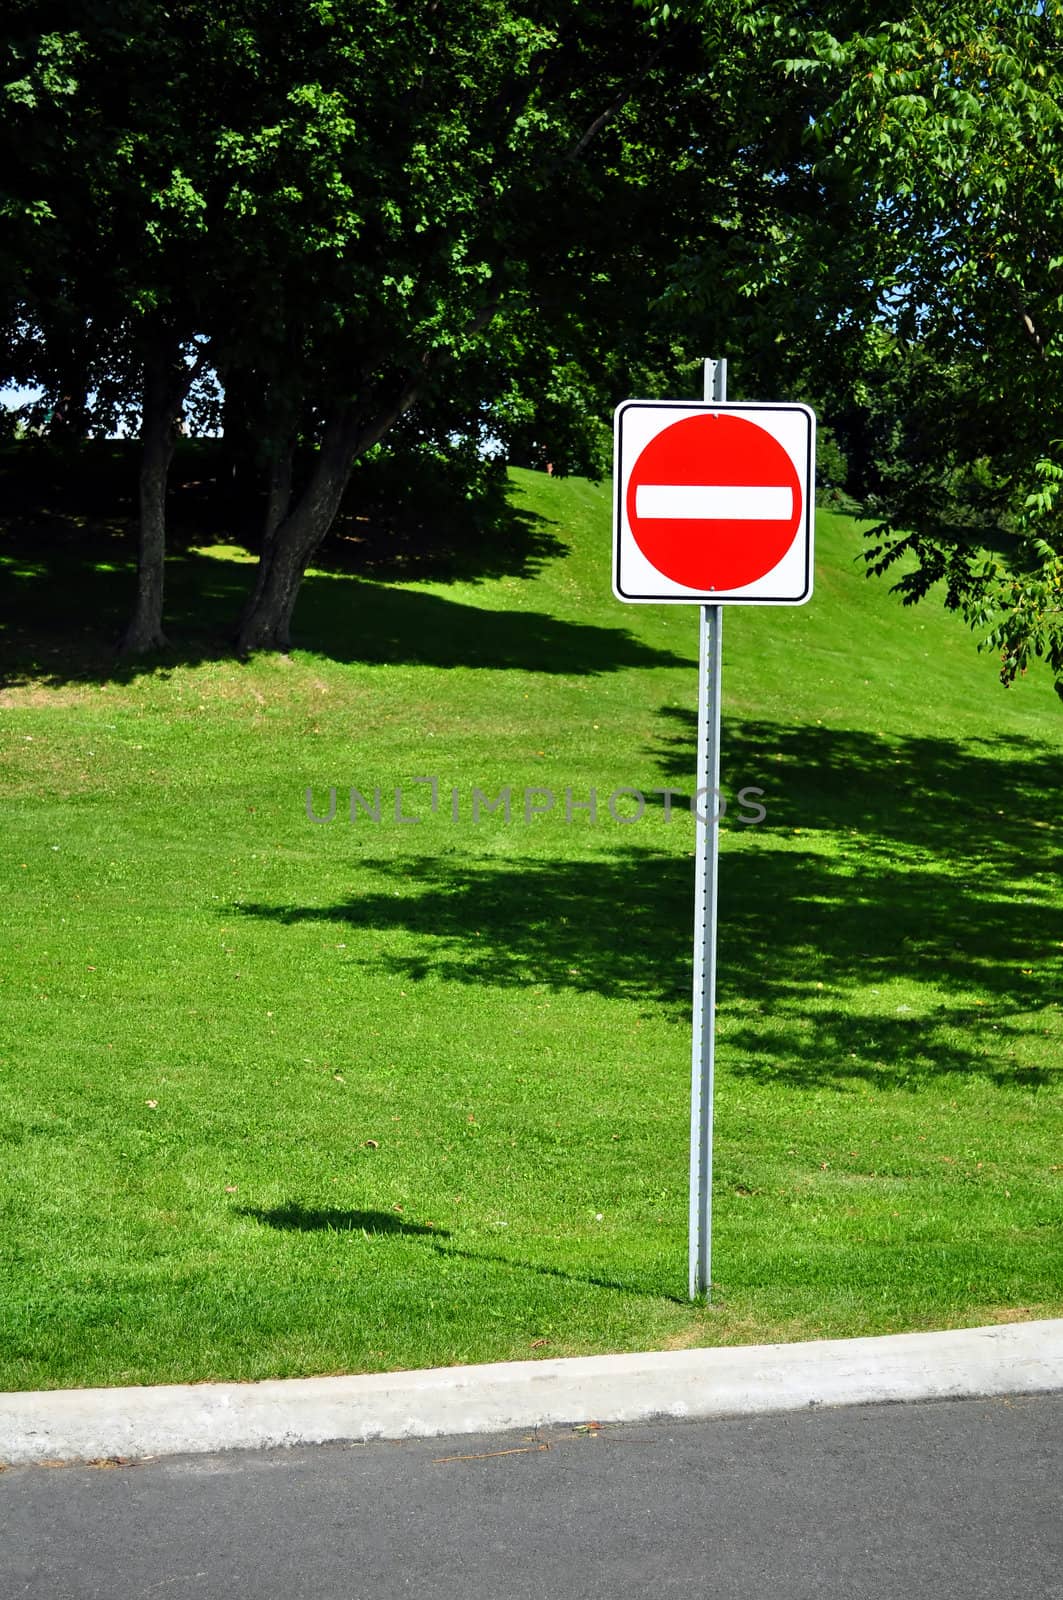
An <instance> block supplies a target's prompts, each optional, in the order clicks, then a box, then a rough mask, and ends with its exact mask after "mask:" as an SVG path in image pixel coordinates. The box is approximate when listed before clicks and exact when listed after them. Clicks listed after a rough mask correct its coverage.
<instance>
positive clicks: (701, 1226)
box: [690, 360, 727, 1300]
mask: <svg viewBox="0 0 1063 1600" xmlns="http://www.w3.org/2000/svg"><path fill="white" fill-rule="evenodd" d="M705 399H706V400H719V401H725V400H726V399H727V362H726V361H725V360H715V361H706V363H705ZM722 651H723V607H722V606H702V607H701V621H700V650H699V653H698V755H697V788H698V791H699V798H698V802H697V807H696V809H697V811H698V813H700V815H699V816H695V819H694V831H695V840H696V842H695V858H694V1037H693V1050H692V1054H691V1074H690V1298H691V1299H692V1300H693V1299H694V1298H695V1296H697V1295H700V1294H704V1295H706V1296H708V1295H709V1294H710V1291H711V1286H712V1095H713V1077H714V1067H715V1022H716V869H717V860H718V845H719V816H718V811H719V789H720V673H721V667H722ZM702 819H705V820H702Z"/></svg>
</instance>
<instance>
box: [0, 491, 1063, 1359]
mask: <svg viewBox="0 0 1063 1600" xmlns="http://www.w3.org/2000/svg"><path fill="white" fill-rule="evenodd" d="M512 477H513V485H514V489H513V512H512V515H511V517H510V518H509V519H508V520H507V521H504V522H503V523H501V524H500V525H499V527H498V529H497V531H496V533H495V535H494V537H493V538H492V540H490V541H488V544H487V545H486V546H485V548H484V550H483V551H482V554H481V555H480V556H479V557H477V558H476V559H471V560H466V561H464V563H461V562H457V563H454V564H452V566H451V568H450V569H449V570H448V569H447V566H446V563H445V562H441V563H439V564H437V568H433V567H432V566H428V567H427V568H426V567H424V566H423V565H421V566H418V563H417V561H416V560H415V559H413V558H412V557H411V558H410V570H411V571H412V572H413V574H414V576H413V578H412V580H409V581H407V580H405V579H404V578H403V576H402V571H403V569H402V564H401V562H395V563H393V564H392V565H391V567H389V568H385V569H375V568H374V569H372V570H373V571H374V572H375V574H376V575H375V576H374V577H372V578H370V577H367V576H365V575H364V574H363V575H361V576H358V575H352V574H351V572H350V571H342V570H338V569H335V568H333V569H331V570H327V571H321V572H318V573H316V574H314V575H312V576H310V577H309V578H308V579H307V582H306V586H305V591H304V594H303V596H302V598H301V601H300V605H299V609H298V612H297V617H296V631H297V634H298V636H299V639H300V642H301V648H298V649H295V650H294V651H293V652H292V654H291V656H290V657H287V658H280V657H263V658H258V659H256V660H254V661H253V662H252V663H250V664H240V663H238V662H236V661H233V660H231V659H227V658H226V657H225V656H224V654H223V653H222V652H221V651H220V650H219V648H218V647H217V645H216V644H215V643H213V642H212V637H213V633H212V630H216V628H217V626H218V624H219V622H220V621H221V620H223V619H225V618H227V617H229V616H230V615H231V613H232V610H233V607H234V605H235V603H236V596H237V595H238V594H239V592H240V589H241V587H242V586H243V584H244V583H245V582H246V579H247V575H248V570H249V569H248V566H247V561H248V558H247V557H246V555H245V554H243V552H241V551H240V550H239V549H237V548H235V547H229V546H221V545H214V546H207V545H202V546H200V547H199V548H198V549H196V548H193V549H191V550H187V551H184V552H182V553H181V554H179V555H176V556H175V558H174V560H173V561H172V563H171V569H172V570H171V575H170V580H169V581H170V593H171V600H172V623H173V632H174V638H175V649H174V652H173V654H172V657H171V658H168V659H167V661H166V662H165V663H164V664H163V665H162V666H161V667H156V668H155V669H147V668H145V669H135V670H123V671H121V672H119V673H115V672H114V671H113V670H112V668H111V667H110V666H109V665H108V658H107V656H106V654H105V652H104V651H103V649H102V646H101V640H103V639H104V638H105V636H106V634H107V632H108V630H109V629H110V628H111V627H112V625H113V623H114V622H115V621H116V620H117V619H118V618H120V616H121V613H122V610H123V608H124V607H125V605H126V603H127V601H128V596H129V593H130V582H131V579H130V567H129V556H130V551H129V546H128V542H124V541H123V540H121V539H119V538H117V537H112V538H110V539H107V538H105V532H106V530H103V531H102V532H101V531H99V530H98V537H97V538H96V540H95V542H92V543H88V544H86V543H85V542H84V541H82V542H80V543H79V542H78V541H76V540H71V541H69V542H68V544H67V546H66V548H65V554H60V555H54V554H53V555H52V556H51V557H49V558H47V560H46V557H45V555H44V553H43V550H37V549H35V547H34V544H33V540H32V539H31V538H29V537H28V536H27V535H25V532H24V531H23V532H21V533H20V531H19V530H18V529H17V528H16V529H14V530H9V532H8V535H7V539H6V541H5V543H4V544H0V550H2V549H4V548H5V547H6V548H7V549H8V552H9V554H8V559H7V576H8V581H9V584H10V585H11V586H12V587H13V591H14V598H15V605H14V608H13V611H12V613H11V616H12V620H11V624H10V626H9V627H8V628H7V629H6V630H5V634H4V635H0V650H4V651H5V653H6V659H7V663H8V669H7V676H6V678H5V681H4V687H3V688H2V689H0V708H2V709H0V740H2V753H3V794H4V827H3V838H2V846H0V850H2V856H3V870H4V877H5V882H6V885H7V897H6V914H5V918H4V922H5V932H6V938H5V941H4V957H3V971H2V988H0V1016H2V1021H0V1030H2V1031H0V1140H2V1149H3V1162H2V1167H0V1196H2V1217H0V1252H2V1259H3V1265H2V1274H0V1275H2V1285H3V1286H2V1292H0V1387H5V1388H11V1389H14V1388H38V1387H43V1388H46V1387H53V1386H70V1385H80V1384H122V1383H150V1382H160V1381H166V1382H174V1381H188V1380H197V1379H244V1378H246V1379H252V1378H265V1377H272V1376H291V1375H301V1374H311V1373H332V1372H360V1371H376V1370H386V1369H393V1368H403V1367H417V1366H425V1365H437V1364H446V1363H454V1362H470V1361H488V1360H500V1359H507V1358H527V1357H536V1356H543V1357H550V1356H558V1355H569V1354H579V1353H586V1352H594V1351H608V1350H629V1349H639V1348H676V1347H681V1346H686V1345H697V1344H717V1343H719V1344H726V1343H743V1342H750V1341H759V1340H787V1339H799V1338H810V1337H834V1336H843V1335H855V1334H863V1333H880V1332H889V1331H894V1330H902V1329H918V1328H933V1327H947V1326H960V1325H969V1324H979V1323H984V1322H991V1321H997V1320H1007V1319H1011V1318H1023V1317H1029V1316H1046V1315H1059V1314H1061V1313H1063V1116H1061V1108H1063V1096H1061V1087H1063V1027H1061V1017H1060V1002H1061V997H1063V917H1061V909H1063V894H1061V890H1060V883H1059V864H1060V856H1061V848H1063V825H1061V822H1060V794H1061V791H1063V784H1061V780H1063V754H1061V749H1063V741H1061V734H1063V706H1060V704H1059V702H1058V701H1057V700H1056V698H1055V697H1054V695H1053V694H1052V692H1051V688H1050V685H1049V684H1048V682H1047V676H1045V679H1044V681H1042V678H1040V677H1038V676H1036V675H1035V674H1034V673H1031V674H1030V676H1029V677H1028V678H1027V679H1026V680H1024V681H1021V682H1019V683H1018V684H1017V685H1016V686H1015V688H1014V689H1012V690H1010V691H1007V692H1005V691H1004V690H1003V689H1001V688H1000V687H999V685H998V684H997V682H996V675H995V669H994V663H993V661H992V660H990V659H986V658H983V657H979V656H978V655H977V654H976V652H975V649H974V643H973V641H972V638H971V636H970V635H969V634H968V633H967V632H966V630H965V629H964V628H963V626H962V625H961V624H960V623H959V622H958V621H957V620H956V619H955V618H953V617H949V616H947V615H946V614H944V612H943V611H942V610H941V609H940V607H938V608H936V609H935V608H934V607H931V606H930V605H927V606H925V607H922V608H917V609H915V610H905V609H902V608H901V607H900V606H899V605H898V603H897V601H896V600H895V599H894V598H893V597H891V596H890V595H889V594H888V592H887V588H886V585H885V583H883V582H869V581H867V580H866V579H865V578H864V577H863V576H862V575H861V571H860V568H859V565H858V564H857V563H856V562H855V560H854V558H855V556H856V554H857V552H858V550H859V534H858V532H857V530H856V527H855V525H854V524H853V523H852V522H851V521H849V520H847V519H844V518H840V517H833V516H831V515H829V514H826V513H821V514H820V515H819V518H818V537H819V550H818V560H817V589H816V593H815V596H814V598H813V600H812V602H811V604H809V605H808V606H807V607H804V608H801V609H797V610H774V609H762V610H749V611H744V612H733V611H732V612H729V613H728V614H727V616H726V619H725V628H724V655H725V663H726V666H725V681H724V752H723V767H724V791H725V794H726V796H727V798H728V800H729V809H728V814H727V816H726V818H725V820H724V823H723V827H722V844H721V849H722V862H721V899H720V929H721V933H720V940H721V971H720V979H719V1001H720V1011H719V1024H718V1041H719V1046H718V1076H717V1097H716V1165H715V1202H714V1203H715V1235H714V1257H713V1280H714V1287H713V1294H712V1300H711V1304H709V1305H707V1306H704V1305H700V1306H691V1305H690V1304H689V1303H688V1302H687V1300H686V1272H687V1264H686V1263H687V1256H686V1251H687V1240H686V1219H687V1189H686V1184H687V1159H688V1115H689V1113H688V1106H689V1073H690V1066H689V1057H690V1016H689V987H690V940H691V921H692V917H691V905H692V892H693V889H692V868H693V849H694V827H695V823H694V822H693V821H692V819H691V817H690V815H689V812H688V811H687V810H685V809H684V807H683V805H682V803H681V802H679V801H675V802H674V804H673V806H672V808H671V814H670V815H669V814H668V809H667V807H666V806H665V805H664V804H663V803H662V797H661V796H660V795H653V794H652V793H651V791H653V790H655V789H661V788H666V787H671V788H673V789H676V790H679V791H682V792H684V793H686V794H689V792H690V790H691V788H692V787H693V781H692V780H693V767H694V738H695V701H696V689H697V671H696V661H695V654H696V648H695V644H696V617H695V613H694V611H693V610H692V609H688V608H686V607H683V608H668V607H653V606H650V607H636V606H626V607H625V606H621V605H620V604H619V603H617V602H616V601H614V599H613V598H612V595H611V592H610V581H609V561H610V533H609V493H608V488H607V486H597V487H596V486H593V485H590V484H588V483H585V482H582V481H568V482H559V481H557V480H553V479H548V478H546V477H544V476H542V475H539V474H535V473H531V472H520V471H517V472H514V473H513V475H512ZM101 541H102V542H101ZM49 560H50V561H51V566H52V575H51V576H49V575H48V561H49ZM478 564H479V566H480V568H481V575H478V573H477V565H478ZM455 572H456V573H458V574H459V576H455V575H454V574H455ZM381 574H383V575H381ZM426 574H427V575H426ZM433 574H434V575H433ZM5 638H6V644H5V643H4V640H5ZM426 779H429V780H432V779H434V780H435V786H434V789H435V795H436V809H435V811H434V812H433V810H432V799H433V784H432V783H430V782H425V781H423V780H426ZM418 780H422V781H418ZM330 785H334V786H335V787H336V790H337V808H336V816H335V818H334V819H333V820H332V821H331V822H326V823H315V822H313V821H311V820H310V819H309V818H308V816H307V810H306V791H307V788H308V787H310V788H312V791H313V797H314V805H315V807H316V809H317V811H318V813H319V814H321V815H326V814H327V812H328V810H329V787H330ZM352 786H353V787H355V788H357V789H358V790H359V791H360V792H361V794H362V795H363V796H364V797H365V799H366V801H367V802H368V803H369V804H370V805H372V804H373V803H374V790H376V789H379V790H380V820H379V822H377V821H375V820H373V818H372V817H371V816H369V815H367V813H366V812H365V811H364V810H363V809H361V808H360V807H357V806H356V817H355V820H354V821H351V820H350V817H349V792H350V789H351V787H352ZM506 787H508V788H509V789H510V791H511V812H510V817H509V820H508V821H507V820H506V818H505V816H504V815H503V812H502V810H501V808H500V809H499V810H497V811H495V812H493V813H490V812H487V811H486V809H485V808H484V807H483V806H481V808H480V815H479V817H478V819H477V818H474V814H473V812H474V794H473V791H474V789H479V790H480V791H482V792H483V794H484V795H486V796H487V797H488V799H491V800H493V799H494V798H495V797H497V796H498V794H499V792H500V791H501V790H503V789H504V788H506ZM747 787H756V788H759V789H761V790H763V797H762V800H761V804H762V805H763V806H764V807H765V809H766V813H767V814H766V818H765V820H764V821H763V822H761V823H750V822H743V821H742V820H741V818H742V816H749V815H755V814H756V813H755V811H753V810H752V808H751V806H750V805H749V804H748V803H747V805H745V806H741V805H739V803H738V798H737V797H738V791H739V790H740V789H742V788H747ZM621 788H624V789H639V790H642V791H644V792H645V793H646V795H647V804H646V808H645V812H644V814H643V815H642V816H641V817H638V816H637V807H638V803H637V801H636V800H635V799H634V798H633V797H632V796H627V797H622V798H614V802H613V806H614V810H615V811H616V813H617V815H618V816H620V817H623V818H625V819H626V820H622V821H618V820H615V819H614V817H613V815H611V813H610V809H609V805H608V801H609V797H610V796H611V795H613V794H614V791H616V790H618V789H621ZM397 789H401V791H402V799H401V808H402V809H401V813H400V815H401V816H402V817H413V816H416V817H418V818H419V819H420V820H419V821H416V822H408V821H399V820H396V799H395V795H396V790H397ZM592 789H593V790H596V791H597V804H598V815H597V818H596V819H593V818H592V817H591V815H590V813H589V812H588V810H586V809H573V810H572V814H571V819H569V818H568V817H567V816H566V807H565V794H566V790H571V798H572V800H573V801H574V802H576V803H579V802H585V801H587V800H588V798H589V795H590V791H591V790H592ZM543 790H547V791H550V792H551V793H552V795H553V797H554V801H555V803H554V806H553V809H552V810H549V811H545V812H543V813H542V814H532V815H530V817H527V816H526V813H525V801H526V791H529V792H530V791H543ZM530 801H531V806H532V807H536V808H543V807H545V806H546V804H547V796H546V795H545V794H543V793H531V795H530Z"/></svg>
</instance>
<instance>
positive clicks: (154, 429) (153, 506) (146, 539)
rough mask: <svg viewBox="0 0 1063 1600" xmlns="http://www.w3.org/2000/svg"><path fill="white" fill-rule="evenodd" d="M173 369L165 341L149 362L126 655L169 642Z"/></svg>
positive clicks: (175, 402) (177, 400) (174, 411)
mask: <svg viewBox="0 0 1063 1600" xmlns="http://www.w3.org/2000/svg"><path fill="white" fill-rule="evenodd" d="M168 369H169V363H168V361H167V352H166V350H165V348H164V347H162V346H161V345H160V346H159V347H157V348H156V349H154V350H152V351H151V352H150V353H149V355H148V357H147V359H146V360H145V363H144V402H143V411H142V413H141V425H140V440H141V458H140V546H139V550H138V554H137V598H136V604H135V606H134V608H133V616H132V619H131V620H130V623H129V626H128V628H127V629H126V632H125V637H124V638H123V640H122V646H121V653H122V655H124V656H141V655H146V654H147V653H148V651H150V650H161V649H163V648H164V647H165V645H166V635H165V634H164V633H163V631H162V602H163V570H164V563H165V558H166V480H167V477H168V475H169V471H170V461H171V459H172V457H173V452H174V445H175V444H176V441H177V433H176V428H175V426H174V424H175V422H176V419H177V413H178V411H179V410H180V406H181V399H183V395H181V396H178V397H176V398H175V394H174V385H173V382H172V378H171V374H170V372H169V370H168Z"/></svg>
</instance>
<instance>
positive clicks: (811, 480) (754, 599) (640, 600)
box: [613, 400, 816, 606]
mask: <svg viewBox="0 0 1063 1600" xmlns="http://www.w3.org/2000/svg"><path fill="white" fill-rule="evenodd" d="M633 410H638V411H647V410H652V411H671V412H676V413H681V414H682V415H683V416H695V415H697V414H699V413H702V412H721V411H728V412H733V413H736V414H738V415H748V416H749V419H750V421H751V422H755V423H756V424H757V425H758V426H759V427H765V426H766V424H768V423H769V422H770V418H771V417H772V415H775V416H776V417H778V416H780V414H785V415H787V416H790V415H792V414H794V413H797V414H799V415H801V416H802V417H803V418H804V419H805V426H806V440H805V450H804V459H803V460H802V459H801V456H800V454H795V452H794V449H793V448H792V447H791V446H790V445H789V444H788V443H787V441H786V440H785V439H780V440H779V443H780V444H782V446H783V448H784V449H785V450H786V452H787V454H788V455H789V456H790V459H791V460H792V461H793V463H794V468H795V470H796V471H797V474H798V477H799V479H800V482H801V490H802V494H803V496H804V506H803V511H802V528H800V529H799V530H798V532H797V533H796V534H795V535H794V539H793V542H792V544H791V545H790V548H789V550H788V551H787V553H786V555H785V556H783V558H782V560H781V561H779V562H778V564H777V565H776V566H775V567H774V568H773V569H772V571H771V572H769V573H766V574H765V575H764V576H763V577H762V578H758V579H757V580H756V582H755V583H751V584H746V585H745V586H744V587H743V588H741V589H731V590H726V591H719V590H708V591H704V590H700V589H688V588H685V587H684V585H683V584H680V583H676V582H674V580H673V579H671V578H668V577H666V576H665V575H664V574H663V573H654V569H653V567H652V566H651V564H650V563H649V562H648V561H647V560H646V558H645V557H644V556H643V555H642V552H641V551H639V550H638V547H637V545H636V544H635V540H634V535H633V534H632V532H631V530H630V528H629V526H628V524H627V517H626V514H625V511H624V502H625V500H626V497H627V485H628V478H629V476H630V474H631V471H632V469H633V467H634V464H635V461H636V460H637V458H638V455H639V454H641V452H642V449H643V448H644V446H645V444H646V443H648V438H647V439H646V440H643V441H641V442H640V443H639V444H638V445H637V447H636V448H635V449H634V450H628V451H627V453H626V454H627V460H626V461H625V459H624V456H625V452H624V433H625V428H624V418H625V415H626V414H627V413H628V412H630V411H633ZM671 420H674V421H679V420H681V417H680V416H676V417H675V418H673V419H671ZM668 425H669V424H668V423H664V424H662V425H661V426H660V427H654V428H653V430H652V433H651V434H650V437H653V436H655V435H656V434H658V433H660V432H662V431H663V428H664V427H665V426H668ZM766 431H767V432H769V433H771V434H772V435H773V436H774V437H778V436H777V434H776V433H775V430H774V429H773V428H771V427H770V426H767V428H766ZM815 460H816V417H815V413H814V412H813V411H812V409H811V408H810V407H809V406H806V405H802V404H800V403H799V402H797V401H782V400H780V401H776V402H774V403H773V402H771V401H755V400H750V401H720V400H711V401H709V400H701V401H699V400H623V401H621V403H620V405H618V406H617V408H616V411H615V412H614V414H613V594H614V595H615V596H616V598H617V599H618V600H620V601H623V602H624V603H625V604H629V605H724V606H727V605H731V606H735V605H747V606H748V605H777V606H801V605H805V604H807V602H808V601H809V600H810V599H811V598H812V587H813V577H814V563H813V548H814V533H815ZM802 533H803V538H802ZM625 541H626V543H627V544H628V545H629V546H630V547H631V552H633V554H634V556H635V557H636V558H637V564H639V565H642V566H644V567H645V569H646V571H647V572H649V573H651V574H653V575H654V581H655V582H656V583H658V584H659V586H660V587H659V589H658V590H657V591H656V592H653V593H649V594H628V593H625V592H624V590H623V589H622V588H621V586H620V580H621V575H622V573H621V565H622V561H623V560H624V543H625ZM795 555H796V556H797V558H798V559H797V560H796V561H795V560H794V559H793V558H794V557H795ZM627 564H628V565H629V566H630V565H631V564H632V553H629V554H628V556H627ZM787 566H789V567H793V568H796V571H795V573H794V577H795V579H796V578H798V574H801V580H800V593H794V592H793V590H794V589H796V588H797V587H798V582H793V583H791V584H790V585H789V586H788V592H787V593H785V594H770V593H765V592H764V590H765V587H766V586H772V587H774V586H776V584H775V580H776V578H777V576H780V575H781V570H780V569H782V568H784V567H787Z"/></svg>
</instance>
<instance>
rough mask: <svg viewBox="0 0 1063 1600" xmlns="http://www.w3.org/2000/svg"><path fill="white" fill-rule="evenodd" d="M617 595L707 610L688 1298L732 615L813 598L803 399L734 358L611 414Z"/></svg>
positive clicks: (698, 1290) (707, 1219)
mask: <svg viewBox="0 0 1063 1600" xmlns="http://www.w3.org/2000/svg"><path fill="white" fill-rule="evenodd" d="M613 451H614V456H613V462H614V465H613V593H614V594H615V596H616V598H617V599H618V600H622V601H624V602H626V603H628V604H635V605H642V604H654V605H656V604H662V603H663V604H666V605H697V606H699V607H700V610H701V624H700V641H701V648H700V653H699V654H700V670H699V675H698V753H697V763H698V765H697V793H696V795H695V800H694V811H695V817H696V826H695V869H694V870H695V891H694V1047H693V1051H692V1056H691V1075H690V1084H691V1094H690V1257H689V1261H690V1297H691V1299H694V1298H696V1297H697V1296H698V1295H705V1296H708V1294H709V1292H710V1290H711V1287H712V1093H713V1068H714V1049H715V1041H714V1028H715V1021H716V867H717V849H718V843H719V822H720V818H719V812H720V810H721V809H722V805H723V802H722V800H721V798H720V674H721V664H722V648H721V647H722V634H723V608H724V606H728V605H741V606H773V605H783V606H800V605H804V604H805V602H806V601H807V600H808V599H809V598H810V597H811V594H812V575H813V574H812V566H813V563H812V546H813V532H814V529H813V507H814V504H815V461H816V418H815V415H814V413H813V412H812V411H811V410H810V409H809V407H808V406H806V405H800V404H798V403H796V402H793V401H789V400H786V401H777V402H770V403H768V404H764V403H763V402H760V401H749V402H748V403H743V404H740V405H739V404H736V405H731V404H729V403H728V400H727V362H726V361H722V360H718V361H706V363H705V392H704V398H703V399H701V400H624V401H622V402H621V403H620V405H618V406H617V408H616V411H615V413H614V416H613Z"/></svg>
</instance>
